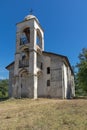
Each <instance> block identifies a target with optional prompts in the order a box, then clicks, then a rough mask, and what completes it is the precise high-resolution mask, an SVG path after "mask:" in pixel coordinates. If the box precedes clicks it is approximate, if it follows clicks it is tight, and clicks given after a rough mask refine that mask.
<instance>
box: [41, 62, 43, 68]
mask: <svg viewBox="0 0 87 130" xmlns="http://www.w3.org/2000/svg"><path fill="white" fill-rule="evenodd" d="M40 68H41V70H42V69H43V63H42V62H41V66H40Z"/></svg>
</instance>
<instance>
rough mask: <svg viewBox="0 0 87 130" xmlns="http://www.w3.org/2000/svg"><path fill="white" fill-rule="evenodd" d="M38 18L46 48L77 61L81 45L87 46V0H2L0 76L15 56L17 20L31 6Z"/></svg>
mask: <svg viewBox="0 0 87 130" xmlns="http://www.w3.org/2000/svg"><path fill="white" fill-rule="evenodd" d="M31 8H32V9H33V10H34V12H33V14H34V15H35V16H36V17H37V18H38V19H39V21H40V24H41V26H42V27H43V29H44V33H45V50H46V51H50V52H54V53H58V54H62V55H65V56H67V57H68V58H69V61H70V63H71V65H76V63H77V62H78V55H79V53H80V52H81V50H82V48H84V47H86V48H87V0H6V1H5V0H0V78H8V71H7V70H6V69H5V66H7V65H8V64H9V63H11V62H12V61H13V60H14V56H15V49H16V48H15V47H16V39H15V37H16V23H18V22H20V21H22V20H23V19H24V17H25V16H26V15H28V14H29V10H30V9H31Z"/></svg>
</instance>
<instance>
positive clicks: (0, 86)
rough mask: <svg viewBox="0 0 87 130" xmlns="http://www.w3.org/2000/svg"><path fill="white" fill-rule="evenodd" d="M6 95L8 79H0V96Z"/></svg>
mask: <svg viewBox="0 0 87 130" xmlns="http://www.w3.org/2000/svg"><path fill="white" fill-rule="evenodd" d="M6 96H8V79H4V80H1V81H0V97H1V98H2V97H6Z"/></svg>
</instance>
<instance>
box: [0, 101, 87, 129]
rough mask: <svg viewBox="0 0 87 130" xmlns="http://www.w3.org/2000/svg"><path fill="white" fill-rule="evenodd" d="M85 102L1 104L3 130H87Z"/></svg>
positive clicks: (0, 123) (14, 102) (7, 102)
mask: <svg viewBox="0 0 87 130" xmlns="http://www.w3.org/2000/svg"><path fill="white" fill-rule="evenodd" d="M86 129H87V101H86V100H83V99H78V100H76V99H74V100H57V99H37V100H33V99H18V100H16V99H9V100H7V101H3V102H0V130H86Z"/></svg>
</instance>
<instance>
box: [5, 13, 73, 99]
mask: <svg viewBox="0 0 87 130" xmlns="http://www.w3.org/2000/svg"><path fill="white" fill-rule="evenodd" d="M16 26H17V29H16V52H15V60H14V62H12V63H11V64H9V65H8V66H7V67H6V69H7V70H9V97H14V98H24V97H27V98H34V99H36V98H38V97H49V98H63V99H64V98H72V97H73V96H75V88H74V74H73V70H72V68H71V65H70V63H69V60H68V58H67V57H66V56H63V55H59V54H55V53H52V52H46V51H44V31H43V29H42V27H41V25H40V23H39V21H38V19H37V18H36V17H35V16H34V15H28V16H26V17H25V18H24V20H23V21H22V22H19V23H17V25H16Z"/></svg>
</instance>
